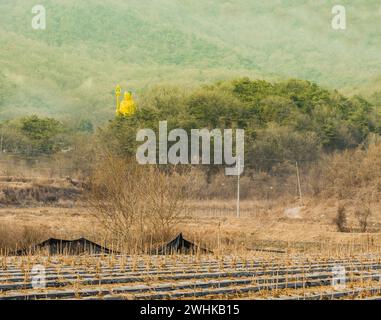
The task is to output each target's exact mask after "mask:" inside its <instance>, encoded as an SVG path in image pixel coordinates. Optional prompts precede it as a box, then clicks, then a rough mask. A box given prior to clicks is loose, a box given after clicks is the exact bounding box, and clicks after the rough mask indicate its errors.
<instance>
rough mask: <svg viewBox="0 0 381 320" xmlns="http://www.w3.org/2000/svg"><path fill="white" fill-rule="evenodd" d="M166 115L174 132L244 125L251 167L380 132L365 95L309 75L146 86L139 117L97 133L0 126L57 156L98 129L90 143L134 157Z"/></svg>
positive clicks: (15, 146)
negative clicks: (141, 135)
mask: <svg viewBox="0 0 381 320" xmlns="http://www.w3.org/2000/svg"><path fill="white" fill-rule="evenodd" d="M162 120H166V121H168V130H171V129H174V128H183V129H185V130H186V131H188V132H190V130H191V129H197V128H208V129H214V128H219V129H226V128H232V129H235V128H241V129H245V139H246V141H245V166H246V168H252V169H255V170H261V171H266V172H271V170H273V168H274V167H275V166H276V165H277V164H279V163H282V162H289V161H291V162H295V161H300V162H301V163H304V162H306V161H307V162H311V161H316V160H318V159H319V158H320V157H321V156H322V155H323V154H326V153H331V152H333V151H338V150H346V149H353V148H355V147H357V146H360V145H366V143H367V141H368V137H369V135H370V134H371V133H373V134H380V133H381V120H380V115H379V113H378V111H377V110H376V109H375V108H374V107H373V106H372V105H371V103H370V102H368V101H367V100H365V99H364V98H362V97H360V96H355V97H352V98H348V97H345V96H343V95H342V94H340V93H338V92H337V91H329V90H326V89H324V88H321V87H319V86H318V85H316V84H314V83H311V82H308V81H303V80H288V81H284V82H276V83H270V82H267V81H262V80H250V79H248V78H243V79H236V80H233V81H223V82H218V83H215V84H211V85H207V86H203V87H199V88H194V89H189V88H184V87H181V86H178V87H175V86H161V87H155V88H151V89H147V90H146V91H145V92H144V93H143V94H142V95H141V96H139V97H138V111H137V112H136V113H135V114H134V115H133V116H131V117H117V118H115V119H113V120H111V121H110V122H109V123H108V124H106V125H105V126H103V127H102V128H100V129H99V130H97V131H94V128H93V125H92V123H91V122H90V121H88V120H75V121H73V122H72V123H63V122H60V121H57V120H55V119H52V118H38V117H37V116H31V117H24V118H21V119H14V120H10V121H6V122H3V123H1V124H0V135H1V136H0V137H1V145H2V149H3V150H6V151H8V152H16V153H22V154H25V155H39V154H54V153H56V152H61V151H65V150H66V151H68V150H70V149H71V148H72V147H73V144H75V143H76V139H75V137H76V136H78V135H86V136H89V135H91V136H92V137H97V138H99V139H96V140H95V139H92V140H91V141H92V143H93V141H97V143H99V146H100V147H101V148H102V150H108V151H110V152H112V153H114V154H116V155H119V156H133V157H134V156H135V153H136V147H137V142H136V141H135V140H136V132H137V130H138V129H141V128H150V129H153V130H155V131H157V130H158V123H159V121H162ZM85 140H87V142H85V143H87V144H89V141H90V140H88V139H85ZM82 142H83V139H82ZM86 149H87V150H88V146H87V148H86ZM206 168H207V169H208V171H215V170H216V168H214V167H213V168H212V167H209V168H208V167H206Z"/></svg>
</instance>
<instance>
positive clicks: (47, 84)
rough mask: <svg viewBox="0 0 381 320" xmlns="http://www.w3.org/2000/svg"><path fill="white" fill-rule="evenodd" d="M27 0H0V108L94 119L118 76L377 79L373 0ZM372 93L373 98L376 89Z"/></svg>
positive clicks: (108, 108)
mask: <svg viewBox="0 0 381 320" xmlns="http://www.w3.org/2000/svg"><path fill="white" fill-rule="evenodd" d="M40 3H41V4H43V5H44V6H45V7H46V10H47V29H46V30H44V31H36V30H33V29H32V27H31V20H32V17H33V14H32V13H31V8H32V7H33V6H34V5H35V4H36V2H35V1H31V0H19V1H13V0H2V1H1V3H0V30H1V31H0V119H4V118H11V117H15V116H20V115H25V114H32V113H37V114H41V115H48V116H55V117H59V118H71V117H73V116H75V117H77V118H78V117H79V118H81V117H86V118H90V119H91V120H97V121H102V120H104V119H107V118H110V117H112V115H113V88H114V86H115V84H116V83H120V84H121V85H122V87H124V88H126V87H127V86H128V87H129V88H131V89H132V90H134V91H137V92H138V93H139V91H140V90H142V89H144V88H145V87H146V86H152V85H156V84H159V83H160V84H162V83H176V84H182V85H185V86H194V85H199V84H202V83H207V82H210V81H214V80H220V79H229V78H233V77H237V76H249V77H251V78H265V79H270V80H274V79H284V78H301V79H307V80H312V81H315V82H317V83H319V84H320V85H323V86H325V87H329V88H337V89H341V90H342V91H344V92H346V93H349V94H350V93H351V92H356V93H359V92H360V93H361V92H364V93H365V94H366V95H369V96H371V95H372V94H373V92H374V91H377V90H380V91H381V84H380V83H381V81H380V76H381V70H380V66H381V56H380V54H379V53H380V51H381V19H380V15H381V7H380V4H379V1H377V0H367V1H365V0H358V1H355V2H354V1H348V0H347V1H341V4H343V5H345V6H346V8H347V25H348V28H347V30H346V31H345V32H343V31H334V30H333V29H332V28H331V17H332V14H331V8H332V6H333V5H334V4H336V3H335V2H334V1H326V0H322V1H312V0H311V1H303V0H287V1H282V0H276V1H271V2H270V1H259V0H255V1H254V0H237V1H232V0H231V1H225V0H208V1H201V0H156V1H150V0H129V1H126V2H124V1H115V0H102V1H101V0H92V1H89V2H84V1H75V0H65V1H58V0H54V1H53V0H43V1H41V2H40ZM374 97H376V98H375V99H376V100H377V101H378V98H377V95H375V96H374Z"/></svg>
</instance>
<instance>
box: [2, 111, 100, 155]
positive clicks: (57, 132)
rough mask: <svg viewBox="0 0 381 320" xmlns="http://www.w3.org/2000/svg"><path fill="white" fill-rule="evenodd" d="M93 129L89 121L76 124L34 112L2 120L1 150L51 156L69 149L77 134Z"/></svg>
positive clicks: (88, 132) (90, 131) (87, 132)
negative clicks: (25, 115)
mask: <svg viewBox="0 0 381 320" xmlns="http://www.w3.org/2000/svg"><path fill="white" fill-rule="evenodd" d="M93 132H94V130H93V125H92V123H91V122H90V121H88V120H81V121H80V122H79V123H78V124H77V125H73V124H67V123H63V122H60V121H58V120H56V119H53V118H39V117H38V116H35V115H34V116H29V117H23V118H19V119H13V120H8V121H4V122H2V123H0V150H1V152H5V153H16V154H21V155H25V156H39V155H52V154H54V153H57V152H67V151H70V150H71V149H72V147H73V144H75V141H77V139H76V137H77V136H78V135H81V134H92V133H93Z"/></svg>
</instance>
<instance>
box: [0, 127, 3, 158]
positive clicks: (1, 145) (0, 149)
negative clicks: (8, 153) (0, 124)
mask: <svg viewBox="0 0 381 320" xmlns="http://www.w3.org/2000/svg"><path fill="white" fill-rule="evenodd" d="M3 139H4V132H3V129H1V137H0V153H1V154H2V153H3Z"/></svg>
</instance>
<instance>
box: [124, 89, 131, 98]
mask: <svg viewBox="0 0 381 320" xmlns="http://www.w3.org/2000/svg"><path fill="white" fill-rule="evenodd" d="M131 98H132V93H131V91H126V92H125V93H124V100H131Z"/></svg>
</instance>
